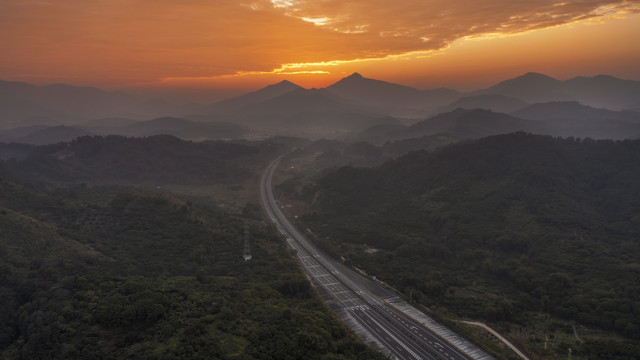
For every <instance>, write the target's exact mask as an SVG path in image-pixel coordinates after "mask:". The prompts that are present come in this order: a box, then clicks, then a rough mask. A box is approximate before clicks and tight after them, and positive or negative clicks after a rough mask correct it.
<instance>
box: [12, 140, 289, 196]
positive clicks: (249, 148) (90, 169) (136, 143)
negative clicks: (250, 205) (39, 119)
mask: <svg viewBox="0 0 640 360" xmlns="http://www.w3.org/2000/svg"><path fill="white" fill-rule="evenodd" d="M273 147H274V149H275V148H277V147H275V146H273ZM268 150H269V143H267V142H263V143H246V142H237V143H234V142H224V141H205V142H191V141H185V140H181V139H178V138H176V137H173V136H169V135H157V136H150V137H145V138H129V137H123V136H116V135H110V136H106V137H102V136H83V137H80V138H77V139H75V140H73V141H71V142H69V143H58V144H54V145H46V146H37V147H36V146H31V147H30V146H26V145H19V144H9V145H3V146H0V154H1V155H3V156H2V158H6V161H5V163H4V164H3V165H4V168H5V172H6V173H7V176H11V177H13V178H15V179H17V180H20V181H30V182H43V181H45V182H80V181H87V182H102V183H110V182H118V183H129V184H133V183H135V184H139V183H147V184H153V183H180V184H206V183H234V182H238V181H242V180H246V179H247V178H248V177H250V176H252V175H254V171H253V170H252V168H251V166H252V165H254V163H255V159H261V156H265V155H266V156H271V154H270V152H269V151H268ZM5 154H6V155H5ZM247 163H249V166H248V165H247Z"/></svg>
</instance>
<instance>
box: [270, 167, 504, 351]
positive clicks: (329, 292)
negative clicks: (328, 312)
mask: <svg viewBox="0 0 640 360" xmlns="http://www.w3.org/2000/svg"><path fill="white" fill-rule="evenodd" d="M285 155H287V154H284V155H282V156H280V157H278V158H277V159H276V160H274V161H273V162H272V163H271V164H269V166H268V167H267V169H266V171H265V172H264V174H263V175H262V180H261V185H260V192H261V197H262V203H263V206H264V208H265V210H266V212H267V215H268V216H269V218H270V220H271V221H272V222H273V223H274V224H275V226H276V227H277V229H278V231H279V232H280V233H281V234H282V235H283V236H284V237H285V238H286V239H287V243H288V245H289V246H290V247H291V248H292V249H294V250H295V253H296V256H297V257H298V260H299V261H300V263H301V264H302V266H303V268H304V270H305V272H306V274H307V276H308V277H309V279H310V280H311V281H312V283H313V284H314V286H316V287H317V288H318V290H319V292H320V293H321V294H323V297H324V299H325V301H327V302H328V303H329V305H330V307H331V308H332V309H334V311H336V313H337V314H338V315H339V316H340V317H341V318H342V319H343V320H344V321H345V322H346V323H347V324H348V325H349V326H350V327H351V328H352V329H353V330H354V331H355V332H356V333H358V334H359V335H361V336H363V337H364V338H365V339H367V340H371V341H374V342H376V343H377V344H378V345H380V346H381V347H383V348H384V349H386V350H387V351H388V353H389V354H391V355H392V356H393V357H395V358H397V359H400V360H404V359H407V360H409V359H411V360H419V359H425V360H436V359H445V360H467V359H480V360H485V359H493V357H491V356H489V355H488V354H486V353H484V352H483V351H481V350H480V349H478V348H477V347H475V346H474V345H473V344H470V343H469V342H467V341H466V340H464V339H461V338H460V337H458V336H457V335H456V334H454V333H453V332H451V331H450V330H448V329H446V328H444V327H443V326H442V325H439V324H437V323H435V322H434V321H433V320H431V319H430V318H428V317H427V316H426V315H424V314H422V313H420V312H419V311H418V310H416V309H415V308H413V307H411V306H410V305H409V304H407V303H406V302H404V301H402V300H401V299H400V298H399V297H398V296H397V295H395V294H393V293H392V292H390V291H388V290H387V289H385V288H383V287H382V286H380V285H378V284H377V283H375V282H373V281H371V280H369V279H367V278H365V277H363V276H361V275H360V274H358V273H357V272H355V271H353V270H351V269H350V268H348V267H346V266H344V264H342V263H340V262H338V261H336V260H334V259H333V258H331V257H329V256H328V255H326V254H324V253H323V252H321V251H320V250H319V249H317V248H316V247H315V246H314V245H313V244H312V243H311V242H310V241H309V240H308V239H307V238H306V237H305V236H304V235H303V234H302V233H301V232H299V231H298V229H297V228H296V227H295V226H294V225H293V224H292V223H291V222H290V221H289V220H288V219H287V218H286V216H285V215H284V214H283V212H282V211H281V210H280V208H279V206H278V204H277V201H276V200H275V198H274V196H273V192H272V177H273V173H274V171H275V169H276V167H277V166H278V164H279V163H280V161H281V160H282V158H283V157H284V156H285ZM425 325H426V326H425Z"/></svg>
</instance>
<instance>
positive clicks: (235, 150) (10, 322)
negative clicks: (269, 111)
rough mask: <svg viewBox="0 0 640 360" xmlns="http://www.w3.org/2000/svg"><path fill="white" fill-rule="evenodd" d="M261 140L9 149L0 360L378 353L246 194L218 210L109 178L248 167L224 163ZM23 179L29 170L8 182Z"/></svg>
mask: <svg viewBox="0 0 640 360" xmlns="http://www.w3.org/2000/svg"><path fill="white" fill-rule="evenodd" d="M157 143H161V144H162V145H157ZM273 147H276V145H274V144H269V143H263V144H257V145H256V144H254V145H246V144H245V145H243V144H232V143H228V144H225V143H200V144H195V143H189V142H184V141H181V140H177V139H175V138H171V137H162V136H161V137H152V138H146V139H130V138H121V137H107V138H100V137H87V138H81V139H78V140H76V141H74V142H72V143H70V144H60V145H55V146H50V147H38V148H33V147H19V146H18V147H16V146H14V147H12V148H13V150H14V155H15V154H17V153H20V154H22V155H24V156H23V157H22V158H20V157H19V156H18V157H14V158H16V159H14V160H9V161H5V162H3V163H2V169H3V175H2V178H0V275H1V278H2V281H1V282H0V298H1V299H2V301H1V302H0V307H1V308H0V357H1V358H3V359H125V358H126V359H301V358H304V359H376V358H382V355H381V354H380V353H378V352H376V351H374V350H372V349H370V348H368V347H366V346H365V345H364V344H363V343H362V342H361V341H360V340H359V339H358V338H357V337H356V336H355V335H354V334H353V333H352V332H351V331H350V330H348V329H347V328H346V327H345V325H344V324H342V323H341V322H340V321H339V319H338V318H337V317H336V316H335V315H334V314H332V313H331V312H330V311H329V310H328V308H327V307H326V306H325V305H324V304H323V303H322V301H321V300H320V298H319V297H318V295H317V293H316V292H315V290H314V289H313V288H312V287H311V286H310V284H309V282H308V281H307V279H306V278H305V277H304V275H302V272H301V270H300V268H299V266H298V264H297V263H296V261H295V260H294V258H293V257H292V256H291V253H290V252H289V251H288V250H287V248H286V246H285V244H284V242H283V241H282V239H280V238H279V237H277V236H275V235H274V233H275V231H273V229H271V228H270V227H269V226H267V225H265V223H263V222H262V221H261V216H260V213H259V209H258V208H257V206H256V205H255V204H251V203H247V204H246V206H245V208H244V209H243V211H240V212H238V213H230V212H228V211H227V210H224V209H221V208H219V207H217V206H215V205H212V204H211V203H209V202H207V201H191V200H193V199H188V200H185V199H183V198H180V197H178V196H173V195H170V194H166V193H159V192H153V191H151V190H144V189H143V188H139V187H133V186H124V185H123V184H122V181H120V180H127V181H126V182H132V181H133V180H135V181H141V182H145V181H155V182H157V183H159V184H164V183H165V182H180V181H183V182H184V183H187V184H189V183H192V182H196V183H197V182H199V181H204V180H210V179H211V178H210V176H211V177H214V178H215V179H222V180H220V181H228V179H234V178H236V179H237V178H238V177H243V176H249V177H252V176H256V174H254V173H251V172H250V171H252V169H251V167H246V168H240V167H239V166H238V165H235V164H234V161H233V160H234V159H238V157H241V158H242V157H243V156H244V159H249V157H248V156H254V160H253V161H254V162H253V164H254V165H255V164H256V163H258V161H257V160H255V157H260V156H267V157H269V156H271V155H270V151H273ZM160 148H162V149H164V150H163V152H161V151H159V149H160ZM16 149H17V150H16ZM18 150H19V151H18ZM65 154H66V155H65ZM251 154H253V155H251ZM169 160H172V161H169ZM247 162H251V160H250V159H249V160H247ZM66 166H68V167H69V169H74V171H75V172H66V169H65V168H64V167H66ZM191 166H200V167H201V168H200V169H196V168H189V167H191ZM136 168H137V169H138V170H139V172H136V171H134V169H136ZM211 168H213V170H212V169H211ZM129 169H131V172H129ZM102 171H106V172H104V173H102ZM244 172H247V173H246V174H245V173H244ZM38 174H42V176H41V177H40V178H38V177H37V176H38ZM73 174H77V176H78V179H77V180H84V179H89V180H93V183H92V182H87V183H77V184H76V183H73V179H72V176H73ZM106 174H108V175H109V176H106ZM219 174H222V175H221V176H218V175H219ZM103 175H104V176H105V178H104V179H102V178H101V176H103ZM9 178H11V179H12V180H8V179H9ZM26 178H30V179H33V180H39V181H38V182H37V183H19V182H16V180H15V179H26ZM112 179H115V180H117V181H116V182H118V185H112V184H109V183H108V182H109V181H110V180H112ZM194 179H196V180H197V181H196V180H194ZM52 180H56V182H51V181H52ZM61 181H64V182H66V183H65V184H63V183H62V182H61ZM214 181H215V180H214ZM98 182H99V183H100V184H96V183H98ZM256 186H257V183H256ZM245 223H247V224H248V226H249V230H250V239H251V251H252V254H253V259H252V260H251V261H244V260H243V257H242V251H243V241H244V234H243V229H244V224H245Z"/></svg>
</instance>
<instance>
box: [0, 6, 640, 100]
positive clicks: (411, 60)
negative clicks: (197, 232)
mask: <svg viewBox="0 0 640 360" xmlns="http://www.w3.org/2000/svg"><path fill="white" fill-rule="evenodd" d="M0 8H1V10H2V11H0V43H2V44H5V50H6V51H3V52H1V53H0V78H1V79H6V80H22V81H32V82H40V83H42V82H44V81H54V82H69V81H71V82H74V83H84V84H86V85H93V86H105V85H106V86H109V87H111V88H113V87H117V86H118V85H119V86H121V87H122V86H124V87H127V86H162V87H171V86H182V85H184V84H190V85H194V86H204V85H206V84H210V85H211V86H217V85H216V83H220V84H225V85H228V84H231V82H232V81H238V83H239V84H243V86H250V84H252V83H253V84H254V85H253V86H260V85H262V84H264V82H265V81H267V79H269V80H274V79H278V78H280V79H281V78H283V77H286V76H291V77H293V78H294V79H302V81H303V82H305V83H306V84H310V85H311V86H313V84H314V79H316V80H315V81H317V84H318V85H320V84H325V83H326V82H327V81H329V79H332V80H335V79H338V78H340V77H341V76H343V75H345V74H349V73H351V72H355V71H357V72H365V73H369V74H371V76H372V77H378V78H381V79H387V80H388V81H405V82H408V83H410V84H411V85H413V86H418V87H429V86H435V85H443V86H444V85H447V84H446V83H445V82H444V80H445V77H447V78H449V79H450V83H451V84H452V85H451V86H455V84H459V85H460V86H467V87H468V86H473V84H477V83H478V82H479V81H480V80H479V79H482V78H486V77H487V76H488V75H489V74H490V75H491V76H499V77H500V76H501V77H505V76H509V75H510V74H513V73H514V72H518V73H524V72H527V71H547V72H549V73H550V74H551V75H555V76H562V74H566V75H565V76H570V75H576V74H575V73H576V72H582V73H583V74H584V75H589V74H590V73H594V72H597V73H611V74H613V75H618V76H622V77H627V78H632V79H640V69H639V67H638V66H637V63H640V45H639V44H638V42H637V34H638V33H640V25H638V23H640V1H638V0H633V1H619V0H612V1H607V0H595V1H593V2H588V3H586V2H580V1H571V0H566V1H563V2H556V1H555V0H541V1H540V2H537V3H536V4H535V5H531V6H521V5H518V4H516V3H513V2H508V6H507V3H506V2H505V0H487V1H486V2H483V3H482V4H474V5H470V6H469V5H468V4H467V5H465V6H463V5H461V4H458V3H455V2H454V3H452V2H448V1H445V0H434V1H433V2H430V4H429V5H428V6H426V5H425V4H424V3H423V2H422V1H420V0H400V1H397V2H394V3H389V5H388V6H387V7H385V8H384V9H383V8H380V7H379V6H376V5H375V4H374V3H371V2H370V1H367V0H349V1H345V2H313V1H309V0H248V1H241V2H236V1H235V0H221V1H217V2H213V3H206V2H201V1H197V0H185V1H184V2H180V3H179V4H176V3H174V2H171V1H168V0H159V1H158V2H156V3H154V10H153V11H152V12H149V9H148V3H147V0H132V1H129V2H126V3H122V4H112V3H110V4H107V3H103V2H95V3H94V2H85V1H82V0H67V1H66V2H65V3H64V4H62V3H54V2H46V3H45V2H39V1H37V0H6V1H5V2H4V3H3V4H2V5H0ZM17 34H20V36H18V35H17ZM516 40H518V41H516ZM560 44H561V45H560ZM603 49H606V51H604V50H603ZM523 54H526V56H525V55H523ZM465 79H467V80H468V81H467V84H466V85H464V84H463V82H464V81H465ZM485 81H488V80H485ZM198 84H200V85H198Z"/></svg>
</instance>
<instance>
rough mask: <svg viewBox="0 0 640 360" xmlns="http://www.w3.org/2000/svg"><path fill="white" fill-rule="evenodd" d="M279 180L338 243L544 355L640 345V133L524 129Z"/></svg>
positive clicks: (350, 257)
mask: <svg viewBox="0 0 640 360" xmlns="http://www.w3.org/2000/svg"><path fill="white" fill-rule="evenodd" d="M279 189H280V190H281V191H283V192H287V193H288V194H289V196H290V197H291V198H298V199H302V200H305V202H306V203H307V210H306V214H305V215H304V216H302V217H301V222H302V223H303V224H304V225H305V226H308V227H310V229H311V230H312V231H313V233H314V234H316V238H315V240H316V241H317V242H318V243H319V244H320V245H322V246H323V247H324V248H325V249H326V250H327V251H328V252H330V253H333V254H334V255H341V256H344V257H345V259H346V262H347V263H349V264H352V265H354V266H357V267H358V268H361V269H364V270H365V271H366V272H367V273H369V274H371V275H376V276H377V278H379V279H381V280H383V281H385V282H387V283H388V284H390V285H391V286H393V287H394V288H396V289H398V290H399V291H401V292H402V293H404V294H405V295H407V297H408V295H409V293H411V295H412V299H413V300H414V301H416V302H417V303H419V304H423V305H425V306H428V307H432V309H435V310H434V311H437V312H439V313H441V314H444V315H445V316H447V317H449V318H451V317H454V318H455V317H463V318H471V319H480V320H484V321H487V322H490V323H492V324H496V326H498V327H500V326H501V328H504V329H507V330H508V329H511V331H512V332H513V329H514V328H517V329H520V330H519V331H520V332H521V333H524V334H525V335H524V336H522V340H521V341H520V345H521V346H524V347H525V348H526V349H527V350H528V351H530V352H532V353H535V354H537V355H538V356H540V357H542V358H553V356H557V355H558V352H560V354H565V355H566V349H567V347H570V346H571V347H573V350H574V357H575V356H578V357H580V356H582V357H583V358H586V357H587V356H588V357H590V358H607V359H632V358H637V357H638V356H639V355H640V344H639V343H638V342H637V341H635V342H632V339H636V340H637V339H638V338H640V326H639V325H638V324H640V302H639V301H638V299H640V285H639V284H638V279H639V278H640V243H639V240H638V239H640V141H609V140H599V141H595V140H591V139H576V138H567V139H561V138H553V137H549V136H537V135H530V134H525V133H514V134H509V135H499V136H493V137H488V138H484V139H480V140H476V141H467V142H463V143H459V144H455V145H449V146H446V147H443V148H441V149H439V150H435V151H432V152H426V151H418V152H412V153H409V154H407V155H405V156H403V157H400V158H398V159H397V160H394V161H389V162H386V163H385V164H383V165H382V166H379V167H375V168H353V167H344V168H340V169H338V170H335V171H333V172H331V173H329V174H326V173H325V175H323V176H322V177H320V178H319V179H317V180H316V181H315V183H311V184H308V183H304V182H302V181H299V180H297V179H291V180H289V181H286V182H284V183H283V184H282V185H281V186H280V188H279ZM536 319H541V320H540V321H538V320H536ZM556 319H559V322H558V321H556ZM501 324H502V325H501ZM571 324H573V325H571ZM567 325H568V326H569V329H571V326H576V327H577V329H579V331H580V332H582V334H583V335H582V336H583V337H584V334H587V335H588V334H592V333H593V334H598V335H593V336H587V337H586V338H585V339H582V338H579V335H578V334H577V333H578V331H576V330H575V329H576V328H575V327H574V330H573V331H571V330H567V331H566V332H567V333H570V334H571V336H570V337H569V336H567V338H569V339H559V338H558V339H553V336H554V328H557V327H559V326H565V327H566V326H567ZM533 328H535V329H533ZM522 329H524V330H522ZM507 330H505V331H507ZM574 333H576V335H575V338H574V336H573V335H574ZM602 334H604V335H602ZM549 336H551V338H552V339H549ZM545 338H546V340H548V341H549V342H550V344H551V343H553V344H555V347H551V346H549V347H547V344H546V340H545ZM577 339H580V340H579V341H578V340H577ZM554 354H555V355H554Z"/></svg>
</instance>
